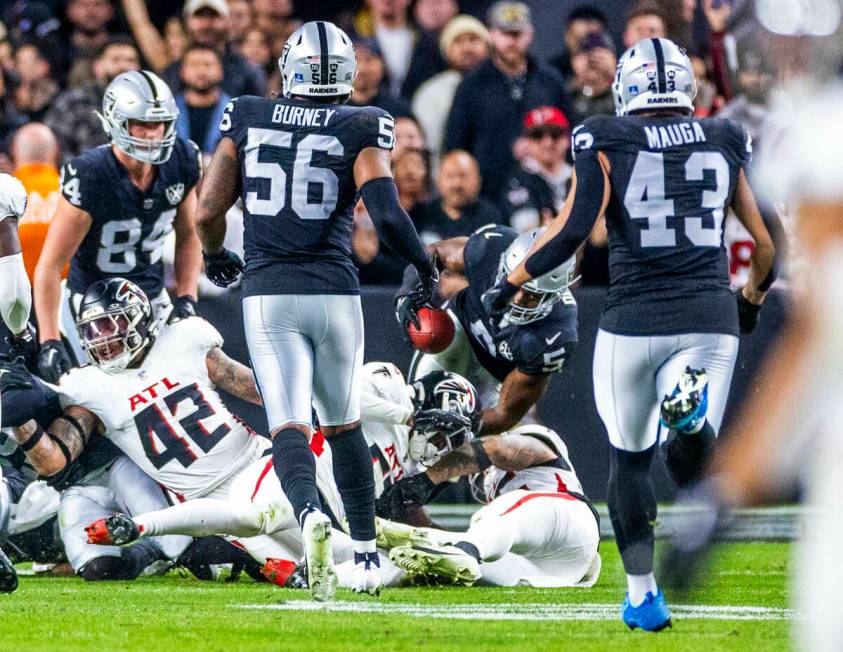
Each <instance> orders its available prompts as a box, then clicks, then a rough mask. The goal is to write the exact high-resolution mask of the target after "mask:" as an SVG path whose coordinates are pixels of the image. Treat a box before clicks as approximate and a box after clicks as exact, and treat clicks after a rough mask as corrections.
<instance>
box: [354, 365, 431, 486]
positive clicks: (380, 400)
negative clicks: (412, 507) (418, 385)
mask: <svg viewBox="0 0 843 652" xmlns="http://www.w3.org/2000/svg"><path fill="white" fill-rule="evenodd" d="M412 414H413V402H412V401H411V400H410V394H409V391H408V388H407V383H406V382H405V381H404V376H403V375H401V371H399V369H398V367H396V366H395V365H394V364H392V363H391V362H369V363H367V364H365V365H363V373H362V374H361V385H360V417H361V423H362V426H363V435H364V436H365V437H366V443H367V444H368V445H369V450H370V451H371V453H372V467H373V469H372V470H373V472H374V476H375V495H376V496H380V495H381V493H383V490H384V489H385V488H386V487H389V486H390V485H392V484H393V483H395V482H398V480H400V479H401V478H403V477H404V476H405V475H414V474H415V473H417V472H418V471H420V470H422V469H421V467H419V465H418V464H417V463H416V462H414V461H413V460H411V459H410V458H409V457H408V456H407V446H408V442H409V438H410V428H409V426H407V425H405V424H406V422H407V419H408V418H409V417H410V415H412Z"/></svg>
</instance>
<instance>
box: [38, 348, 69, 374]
mask: <svg viewBox="0 0 843 652" xmlns="http://www.w3.org/2000/svg"><path fill="white" fill-rule="evenodd" d="M72 366H73V363H72V362H71V360H70V355H69V354H68V353H67V349H66V348H65V346H64V342H62V341H61V340H47V341H46V342H42V343H41V348H39V349H38V375H39V376H41V378H43V379H44V380H46V381H47V382H48V383H53V384H56V383H57V382H59V377H60V376H61V375H62V374H64V373H67V372H68V371H70V368H71V367H72Z"/></svg>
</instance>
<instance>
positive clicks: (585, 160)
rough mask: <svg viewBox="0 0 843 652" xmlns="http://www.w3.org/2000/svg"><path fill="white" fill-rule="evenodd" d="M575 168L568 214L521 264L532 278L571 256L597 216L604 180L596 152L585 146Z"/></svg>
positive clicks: (604, 184)
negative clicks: (540, 245) (573, 185)
mask: <svg viewBox="0 0 843 652" xmlns="http://www.w3.org/2000/svg"><path fill="white" fill-rule="evenodd" d="M575 170H576V173H577V188H576V191H575V192H576V194H575V195H574V203H573V206H572V207H571V214H570V216H569V217H568V221H567V222H565V226H563V227H562V229H561V230H560V231H559V233H557V234H556V235H555V236H553V237H552V238H551V239H550V240H548V241H547V242H545V243H544V245H543V246H542V247H541V248H540V249H537V250H536V251H535V252H533V254H532V255H531V256H530V257H529V258H527V261H526V263H525V265H524V267H525V269H526V270H527V273H528V274H529V275H530V276H531V277H532V278H538V277H539V276H542V275H543V274H547V273H548V272H549V271H550V270H552V269H553V268H554V267H557V266H559V265H561V264H562V263H564V262H565V261H566V260H568V259H569V258H570V257H571V256H573V255H574V254H575V253H576V251H577V247H579V246H580V245H581V244H582V243H583V241H585V239H586V238H588V236H589V234H590V233H591V229H593V228H594V223H595V222H596V221H597V217H598V216H599V215H600V207H601V205H602V203H603V193H604V192H605V190H606V181H605V179H604V178H603V168H602V167H601V165H600V160H599V159H598V158H597V152H596V151H593V150H590V149H587V150H584V151H582V152H580V153H579V154H577V160H576V163H575ZM557 219H558V218H557Z"/></svg>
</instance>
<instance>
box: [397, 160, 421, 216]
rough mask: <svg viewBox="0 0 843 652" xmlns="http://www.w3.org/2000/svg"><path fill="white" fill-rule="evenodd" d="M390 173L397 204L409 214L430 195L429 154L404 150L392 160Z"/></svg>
mask: <svg viewBox="0 0 843 652" xmlns="http://www.w3.org/2000/svg"><path fill="white" fill-rule="evenodd" d="M392 172H393V176H394V177H395V185H396V186H397V187H398V202H399V203H400V204H401V208H403V209H404V210H405V211H407V212H408V213H409V212H410V211H412V210H413V208H415V206H416V205H417V204H419V203H420V202H422V201H424V200H426V199H427V196H428V194H430V154H429V153H428V152H427V151H426V150H423V149H405V150H404V151H403V152H402V154H401V156H400V157H398V158H396V159H394V160H393V163H392Z"/></svg>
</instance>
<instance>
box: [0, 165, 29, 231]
mask: <svg viewBox="0 0 843 652" xmlns="http://www.w3.org/2000/svg"><path fill="white" fill-rule="evenodd" d="M25 210H26V189H25V188H24V187H23V184H22V183H21V182H20V181H19V180H18V179H16V178H15V177H13V176H12V175H11V174H0V220H3V219H5V218H7V217H16V218H18V219H20V218H21V217H23V213H24V211H25Z"/></svg>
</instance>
